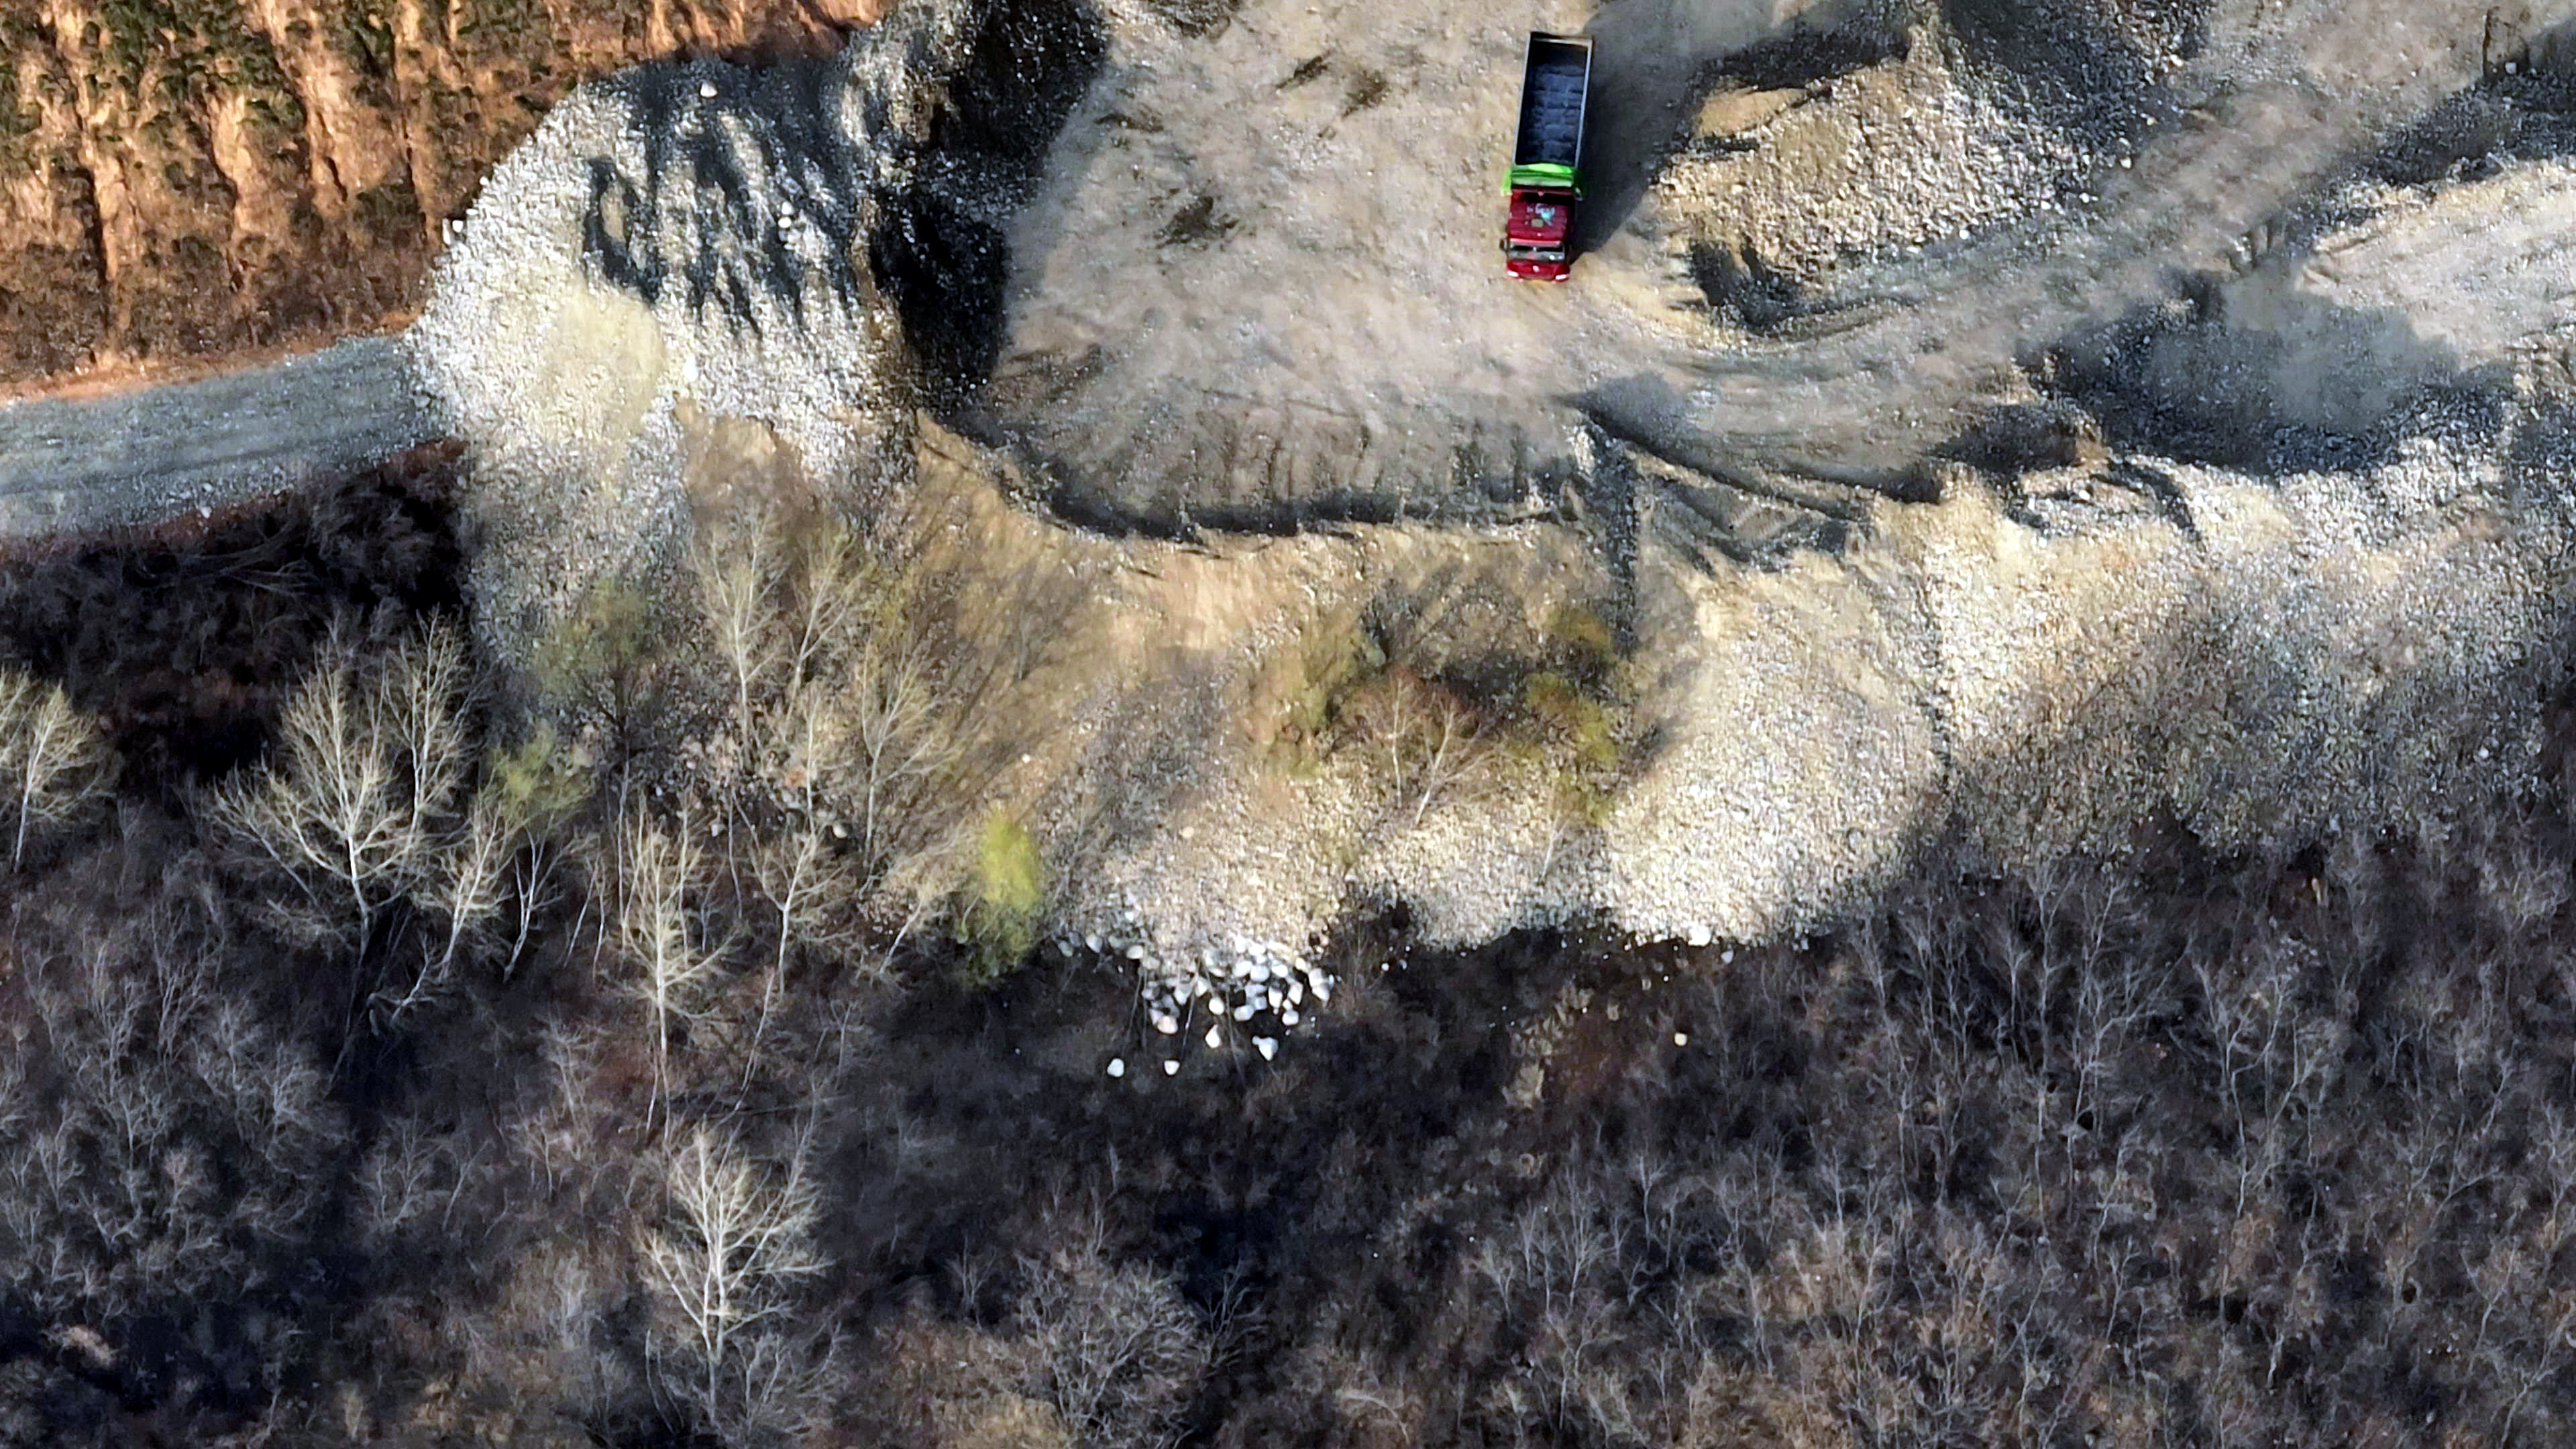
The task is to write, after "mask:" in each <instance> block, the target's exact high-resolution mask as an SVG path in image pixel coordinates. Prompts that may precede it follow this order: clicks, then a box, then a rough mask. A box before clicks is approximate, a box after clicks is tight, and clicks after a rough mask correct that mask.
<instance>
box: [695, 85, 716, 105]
mask: <svg viewBox="0 0 2576 1449" xmlns="http://www.w3.org/2000/svg"><path fill="white" fill-rule="evenodd" d="M715 98H716V83H715V82H714V81H700V82H698V99H699V100H702V101H712V100H714V99H715Z"/></svg>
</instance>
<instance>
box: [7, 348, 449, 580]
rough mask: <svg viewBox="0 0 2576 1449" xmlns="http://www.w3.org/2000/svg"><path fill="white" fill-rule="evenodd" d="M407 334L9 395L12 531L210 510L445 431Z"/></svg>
mask: <svg viewBox="0 0 2576 1449" xmlns="http://www.w3.org/2000/svg"><path fill="white" fill-rule="evenodd" d="M445 431H446V430H445V427H444V425H443V423H442V422H441V420H440V417H439V414H438V410H437V408H436V406H435V405H434V404H433V403H432V401H431V400H430V398H429V397H428V396H427V395H426V394H425V393H423V392H422V391H421V389H420V386H419V383H418V380H417V379H416V378H415V377H414V375H413V371H412V366H411V363H410V362H409V360H408V359H407V358H406V356H405V354H404V351H403V348H402V345H401V342H400V340H399V339H398V338H394V337H360V338H353V339H351V340H349V341H346V342H342V343H339V344H337V345H335V346H332V347H328V348H325V349H323V350H322V351H320V352H316V353H311V354H308V355H305V356H302V357H294V358H289V359H287V360H285V361H283V362H278V363H272V364H269V365H267V366H263V367H256V368H250V369H247V370H244V371H241V372H231V373H223V374H219V375H216V376H213V377H207V378H201V379H196V380H192V381H188V382H179V383H166V384H161V385H156V386H145V387H139V388H135V389H133V390H130V391H126V392H120V393H112V394H108V395H106V396H99V397H80V398H32V399H28V400H25V401H21V402H15V403H9V404H5V405H0V539H10V538H36V537H43V536H48V535H60V534H79V533H88V532H96V531H99V530H105V529H114V528H124V527H131V526H136V525H142V524H150V523H155V522H160V521H163V520H167V519H173V518H179V517H184V516H186V515H188V514H190V513H197V514H200V515H203V514H210V513H213V512H214V511H216V510H218V509H222V508H227V507H231V506H234V505H237V504H241V503H245V502H248V501H250V500H253V499H256V498H260V497H263V496H265V495H268V494H272V493H278V492H282V491H285V490H287V489H291V488H294V487H297V486H299V485H301V484H304V483H308V482H312V481H315V480H319V479H325V478H330V477H335V476H343V475H346V474H348V473H351V472H355V471H358V470H360V469H364V468H368V467H372V466H374V465H375V464H377V463H380V462H383V461H384V460H385V459H387V458H390V457H392V456H393V455H395V454H397V453H400V452H402V451H403V450H404V449H406V448H411V447H416V446H418V445H420V444H422V443H426V442H430V441H432V440H434V439H436V438H438V437H440V436H442V435H443V434H444V433H445Z"/></svg>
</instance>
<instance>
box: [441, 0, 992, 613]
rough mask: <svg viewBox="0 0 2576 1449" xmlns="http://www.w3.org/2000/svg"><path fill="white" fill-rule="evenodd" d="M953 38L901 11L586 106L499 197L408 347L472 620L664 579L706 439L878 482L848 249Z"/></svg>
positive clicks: (557, 124) (891, 384) (883, 328)
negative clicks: (467, 465)
mask: <svg viewBox="0 0 2576 1449" xmlns="http://www.w3.org/2000/svg"><path fill="white" fill-rule="evenodd" d="M962 12H963V7H961V6H955V5H943V4H922V5H909V6H905V7H903V9H902V10H901V11H900V12H899V13H898V14H897V16H896V17H895V19H893V20H892V21H889V22H888V23H887V24H885V25H883V26H881V27H878V28H877V29H875V30H872V31H869V32H866V33H864V34H863V35H862V36H860V37H859V38H858V39H857V40H855V41H854V42H853V43H852V44H851V46H850V47H849V48H848V49H847V50H846V51H845V52H844V53H843V54H842V55H840V56H839V57H837V58H835V59H833V60H831V61H828V62H816V63H811V64H810V65H809V66H808V67H806V68H803V69H799V68H797V67H787V68H782V69H778V70H770V71H749V70H744V69H742V68H739V67H734V66H729V65H724V64H721V63H717V62H712V61H705V62H698V63H694V64H690V65H686V66H651V67H645V68H642V69H640V70H637V71H633V72H629V73H626V74H624V75H621V76H618V77H614V78H612V79H611V80H608V81H605V82H601V83H598V84H594V85H590V86H585V87H583V88H582V89H580V90H578V91H576V92H574V93H573V94H572V95H571V96H570V97H568V98H566V99H565V101H564V102H563V103H562V104H561V105H559V106H558V107H556V109H555V110H554V111H553V112H552V113H551V114H550V115H548V117H547V118H546V120H545V123H544V124H543V125H541V126H540V127H539V128H538V129H537V132H536V133H535V135H533V136H531V137H530V138H529V140H528V141H527V142H526V143H525V144H523V145H522V146H521V147H520V148H519V149H518V150H517V151H515V152H513V153H512V155H511V156H510V158H509V159H508V160H507V161H505V162H504V163H503V164H502V165H501V166H500V167H498V168H497V169H496V170H495V171H494V172H493V173H492V175H491V176H490V178H489V179H488V180H487V181H486V182H485V184H484V187H483V189H482V192H481V194H480V195H479V197H478V198H477V200H476V202H475V204H474V207H473V210H472V211H471V213H470V214H469V215H468V216H467V218H466V221H465V225H464V228H463V231H462V234H461V236H460V237H459V238H458V239H457V241H456V243H455V245H453V246H452V247H451V248H450V249H449V250H448V252H447V253H446V255H445V257H444V259H443V261H442V263H441V265H440V267H439V270H438V272H437V275H436V276H435V277H434V279H433V281H432V285H431V294H430V300H429V303H428V306H427V307H426V308H425V309H424V311H423V313H422V315H421V318H420V320H419V321H418V322H417V323H416V324H415V325H414V326H413V327H412V329H411V332H410V336H409V345H410V347H411V350H412V352H413V354H414V357H415V358H416V361H417V366H418V369H419V372H420V374H421V376H422V377H423V378H424V379H425V381H426V383H427V385H428V386H429V388H430V389H431V390H432V391H433V392H434V393H436V394H437V395H438V396H439V398H440V399H441V400H442V402H443V404H444V406H445V407H446V409H447V411H448V412H449V414H450V416H451V418H452V421H453V426H454V429H455V431H456V432H457V433H458V434H459V435H460V436H462V437H463V438H465V439H466V440H467V441H468V442H469V443H470V444H471V445H472V447H473V450H474V456H475V461H476V464H477V475H478V478H479V481H480V485H481V486H480V497H479V499H478V504H479V511H480V513H481V514H482V516H483V522H484V524H485V526H486V527H487V529H489V530H491V531H492V532H493V534H494V535H495V537H496V540H497V541H500V542H502V543H504V544H505V546H504V547H500V548H493V549H488V550H486V552H485V554H484V557H485V559H486V560H490V561H494V562H495V563H496V564H497V567H496V568H493V569H487V577H486V578H485V579H484V580H483V583H484V586H485V587H484V592H485V595H486V603H487V609H486V616H487V618H495V617H497V618H498V619H499V620H501V621H503V627H509V626H510V621H513V620H518V619H521V618H523V617H524V616H525V615H526V614H529V613H533V614H534V615H536V616H538V617H543V616H546V615H550V614H551V613H552V612H553V611H554V609H555V608H556V607H558V606H560V604H561V603H562V601H563V600H564V598H565V597H566V596H567V595H568V594H569V593H570V592H571V591H572V590H574V589H576V588H578V587H579V586H581V585H582V584H584V583H585V582H586V581H587V580H589V579H590V578H592V577H593V576H595V575H597V574H599V573H601V572H603V571H617V572H627V573H632V572H634V571H635V570H636V568H637V566H638V565H639V564H642V563H645V562H646V561H649V560H651V559H653V558H655V557H657V556H660V555H663V554H665V553H667V551H668V550H669V549H670V547H671V546H672V545H673V544H674V543H675V542H676V541H677V540H678V539H679V538H680V537H681V536H682V535H683V533H684V528H685V523H686V519H687V514H688V509H687V504H688V499H687V496H686V490H685V486H684V472H685V469H684V466H683V465H684V454H685V451H686V448H687V446H688V444H687V434H688V433H689V431H690V430H691V429H692V427H694V426H695V424H696V423H697V421H698V420H699V419H701V418H704V417H710V416H730V417H739V418H751V419H757V420H760V421H761V422H763V423H765V424H766V425H768V427H769V428H770V429H771V431H772V432H774V433H775V434H776V435H777V436H778V437H779V438H781V439H783V440H784V441H785V442H787V443H788V444H789V445H790V446H792V447H793V448H794V449H795V450H796V451H797V452H799V453H800V454H801V455H802V459H803V462H804V463H805V465H806V466H807V468H808V469H809V470H810V471H811V472H812V473H813V474H814V475H815V476H816V477H817V478H819V479H822V480H825V481H826V482H827V483H833V484H840V483H844V482H856V483H857V484H859V485H860V486H861V487H864V486H865V485H866V484H867V483H868V482H869V481H871V480H870V479H869V478H868V477H867V476H866V475H867V474H868V472H869V471H870V470H871V469H872V468H874V467H875V466H876V464H877V460H876V459H874V458H873V457H872V456H871V446H872V444H873V442H874V441H875V440H879V439H882V438H885V437H888V436H891V435H892V433H893V429H892V427H891V424H892V422H893V420H894V419H895V418H896V417H898V416H899V415H900V411H901V409H902V408H904V407H905V406H906V405H907V400H906V389H905V388H904V386H903V385H902V380H901V377H900V373H899V357H898V351H899V349H898V347H897V345H896V343H895V341H894V339H893V335H892V327H891V323H890V321H889V319H887V318H886V317H885V316H884V315H883V312H882V309H881V308H880V307H879V306H877V305H876V304H875V303H874V302H873V301H872V300H871V298H870V294H869V291H868V288H867V286H866V284H865V281H864V278H865V275H866V271H867V259H866V257H865V256H864V255H853V254H852V249H853V247H854V245H863V244H864V239H865V237H866V236H867V235H868V233H869V231H870V229H871V228H872V226H873V224H874V220H875V216H876V211H877V208H878V207H879V206H880V205H881V204H882V202H883V200H884V198H886V197H887V196H889V195H891V194H893V193H895V192H897V191H899V190H900V189H901V188H902V187H904V186H905V185H906V184H908V183H909V182H910V181H911V180H912V176H913V172H914V171H915V170H916V169H917V167H918V158H919V156H920V154H921V147H920V145H919V144H918V142H919V139H920V138H919V133H920V132H921V131H923V130H925V129H926V127H927V118H928V115H929V113H930V111H931V108H932V96H931V82H930V80H929V79H927V77H929V76H931V75H932V74H933V73H934V72H935V70H936V66H935V65H934V64H933V63H932V59H933V58H934V57H936V56H937V55H938V54H939V53H940V49H941V47H943V46H954V45H955V43H956V37H955V35H954V34H953V31H954V29H955V26H956V24H957V20H958V17H959V16H960V15H961V14H962ZM817 67H819V72H820V73H819V75H817V74H816V68H817ZM808 82H810V84H809V83H808Z"/></svg>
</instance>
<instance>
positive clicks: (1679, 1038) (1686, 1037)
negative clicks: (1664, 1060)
mask: <svg viewBox="0 0 2576 1449" xmlns="http://www.w3.org/2000/svg"><path fill="white" fill-rule="evenodd" d="M1673 1045H1675V1046H1689V1045H1690V1033H1689V1032H1686V1031H1677V1032H1674V1033H1673Z"/></svg>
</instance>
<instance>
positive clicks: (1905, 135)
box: [1652, 35, 2091, 286]
mask: <svg viewBox="0 0 2576 1449" xmlns="http://www.w3.org/2000/svg"><path fill="white" fill-rule="evenodd" d="M1963 80H1964V77H1963V76H1962V75H1961V74H1960V73H1959V72H1958V71H1957V70H1955V69H1954V68H1953V65H1952V63H1951V61H1950V60H1949V59H1948V58H1947V57H1946V56H1945V54H1944V48H1943V46H1942V45H1940V44H1939V43H1937V42H1936V41H1935V40H1933V39H1932V38H1930V37H1929V36H1928V35H1918V37H1917V39H1916V42H1915V44H1914V45H1913V46H1912V48H1911V51H1910V53H1909V55H1908V56H1907V57H1906V58H1904V59H1901V60H1893V61H1888V62H1885V63H1882V64H1880V65H1878V66H1874V67H1871V68H1869V69H1866V70H1862V71H1858V72H1855V73H1853V74H1851V75H1847V76H1841V77H1837V78H1835V79H1834V80H1832V81H1827V82H1818V83H1816V84H1814V85H1812V86H1809V87H1807V88H1806V89H1805V91H1804V93H1803V94H1801V95H1799V96H1797V97H1796V98H1795V99H1794V100H1790V99H1789V98H1786V97H1779V96H1777V95H1776V94H1772V93H1751V94H1742V95H1741V101H1742V102H1745V103H1751V106H1752V110H1751V114H1757V115H1758V114H1762V113H1764V112H1768V113H1769V114H1768V115H1767V117H1766V118H1764V119H1761V120H1760V121H1758V122H1757V123H1756V124H1753V125H1751V126H1750V127H1748V128H1747V129H1744V130H1742V131H1740V132H1737V133H1734V134H1732V135H1729V136H1727V137H1724V138H1723V139H1724V140H1725V141H1726V142H1727V143H1728V144H1730V145H1739V146H1744V147H1746V149H1719V148H1717V147H1715V146H1702V147H1686V148H1684V149H1683V150H1681V151H1679V152H1677V153H1676V154H1675V155H1674V156H1673V157H1672V158H1671V159H1670V160H1668V161H1667V162H1666V163H1665V164H1664V166H1663V168H1662V169H1661V170H1660V172H1659V173H1658V174H1657V176H1656V178H1655V181H1654V184H1653V193H1652V194H1653V198H1654V201H1655V203H1656V204H1657V206H1658V207H1659V208H1660V211H1661V214H1662V217H1663V220H1664V222H1665V224H1666V225H1667V226H1668V227H1669V228H1670V229H1671V231H1672V233H1673V235H1674V236H1675V237H1676V239H1677V240H1680V241H1681V242H1683V243H1684V244H1685V245H1688V244H1693V243H1696V244H1701V245H1714V246H1718V247H1721V248H1724V249H1726V250H1728V251H1730V252H1732V253H1733V254H1734V255H1735V256H1736V257H1737V258H1738V260H1739V261H1743V260H1745V259H1748V258H1756V259H1758V260H1759V262H1760V263H1761V264H1762V265H1763V266H1765V267H1767V268H1768V269H1770V270H1771V271H1772V272H1773V273H1775V274H1776V275H1778V276H1780V277H1783V278H1785V279H1787V280H1790V281H1793V282H1796V283H1798V284H1800V285H1802V286H1812V285H1815V284H1817V283H1819V282H1821V281H1823V280H1824V279H1825V278H1826V276H1827V274H1828V273H1830V272H1831V271H1832V270H1833V269H1834V268H1835V267H1837V266H1841V265H1844V264H1847V263H1852V262H1856V261H1867V260H1873V259H1881V258H1887V257H1892V256H1898V255H1902V254H1906V253H1909V252H1913V251H1917V250H1920V249H1922V248H1925V247H1931V246H1937V245H1940V244H1942V243H1948V242H1956V241H1962V240H1965V239H1966V238H1968V237H1970V236H1972V235H1974V234H1975V233H1977V232H1979V231H1981V230H1984V229H1986V228H1988V227H1992V226H1997V225H2001V224H2004V223H2007V222H2011V221H2014V220H2017V219H2019V218H2022V217H2025V216H2028V215H2030V214H2031V213H2033V212H2034V211H2039V210H2044V209H2049V208H2053V207H2055V206H2056V205H2057V204H2058V201H2057V198H2058V196H2059V195H2060V193H2062V192H2067V191H2070V190H2071V189H2072V188H2073V187H2074V185H2075V183H2076V182H2077V180H2078V179H2079V178H2080V177H2081V175H2082V174H2083V172H2084V170H2085V168H2086V167H2087V166H2088V165H2089V164H2091V161H2090V159H2089V158H2088V157H2086V156H2085V154H2084V153H2083V152H2082V150H2081V149H2080V148H2079V147H2077V146H2076V145H2075V144H2074V143H2073V141H2072V140H2070V139H2069V138H2068V137H2067V136H2066V135H2065V134H2064V133H2063V132H2061V131H2059V130H2057V129H2056V128H2054V127H2052V126H2049V125H2046V124H2044V123H2041V122H2039V121H2037V120H2035V119H2033V118H2032V117H2031V116H2030V115H2029V114H2028V113H2027V112H2026V111H2025V110H2023V109H2022V108H2019V107H2014V106H2009V105H2006V104H2002V103H2000V102H1999V101H1998V100H1997V99H1996V98H1995V97H1993V96H1991V95H1989V94H1987V93H1986V90H1985V88H1983V87H1980V86H1977V85H1972V84H1965V83H1963ZM1764 95H1771V99H1770V100H1768V101H1767V102H1766V101H1764V100H1763V99H1762V97H1763V96H1764ZM1730 99H1731V98H1730V97H1728V96H1727V95H1725V94H1724V93H1721V94H1720V95H1718V96H1716V97H1712V100H1711V106H1710V109H1709V111H1708V112H1706V113H1705V114H1706V115H1707V116H1708V117H1709V118H1710V119H1712V120H1715V119H1718V118H1721V117H1723V116H1724V115H1726V114H1727V110H1728V106H1729V102H1730ZM1784 101H1785V102H1786V104H1782V102H1784Z"/></svg>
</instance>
